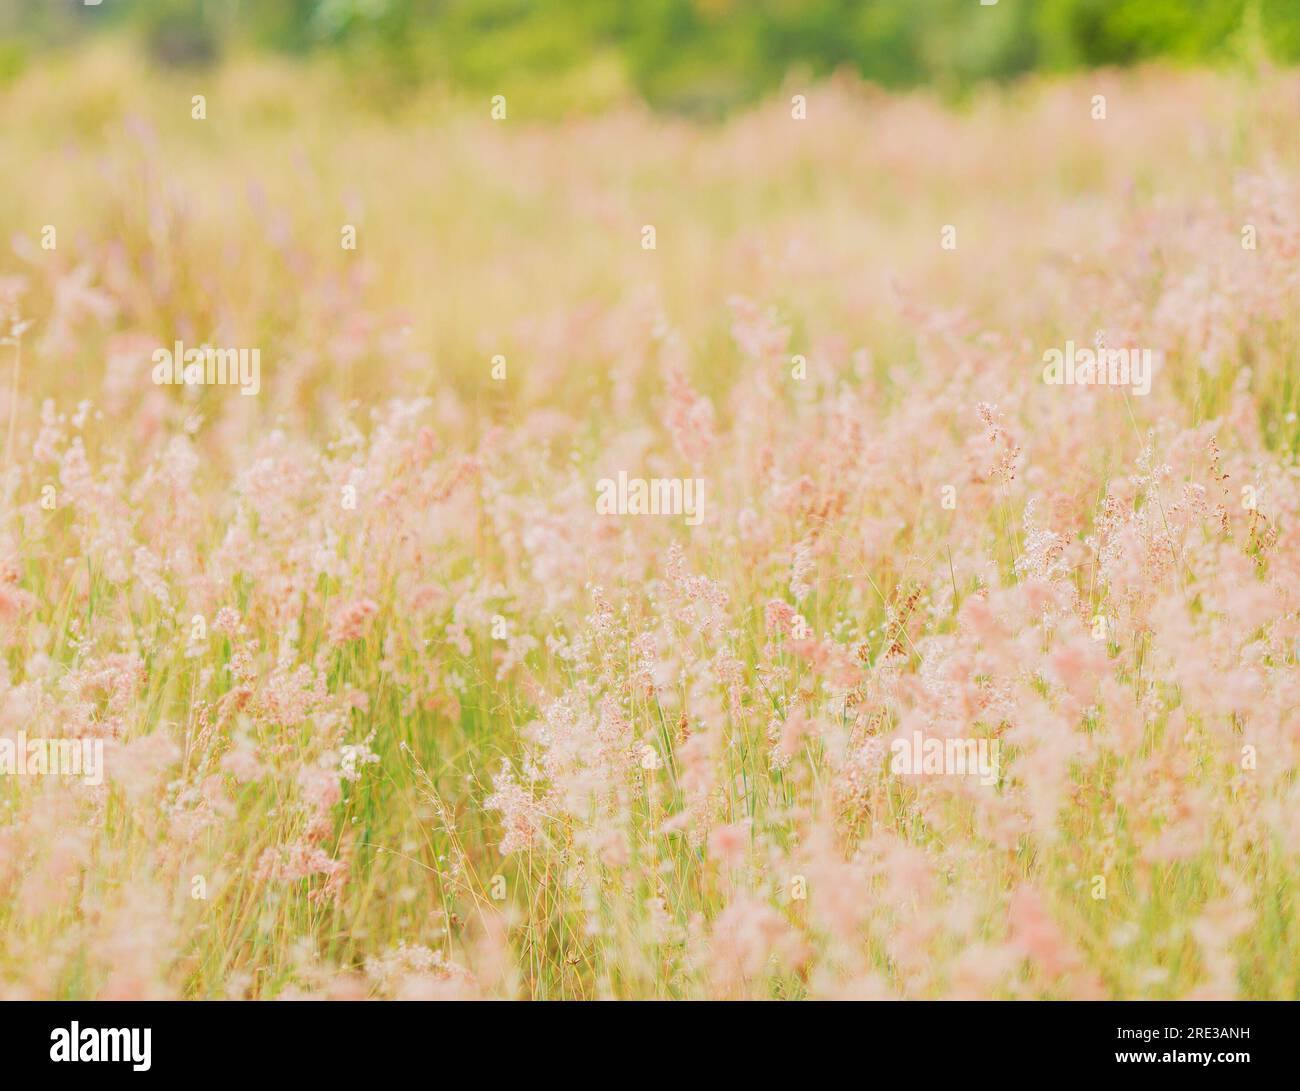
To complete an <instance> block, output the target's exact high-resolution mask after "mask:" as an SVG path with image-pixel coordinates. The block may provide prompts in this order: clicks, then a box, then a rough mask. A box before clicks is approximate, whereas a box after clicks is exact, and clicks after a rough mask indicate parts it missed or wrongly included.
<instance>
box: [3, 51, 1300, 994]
mask: <svg viewBox="0 0 1300 1091" xmlns="http://www.w3.org/2000/svg"><path fill="white" fill-rule="evenodd" d="M796 95H802V96H805V98H804V101H803V106H802V109H801V107H800V105H799V104H797V103H794V104H792V99H793V97H794V96H796ZM195 96H203V98H202V100H201V101H196V99H195ZM1095 96H1103V98H1104V102H1101V103H1099V101H1098V99H1097V98H1096V97H1095ZM361 103H362V98H361V97H360V96H359V95H358V93H357V89H356V88H355V87H351V86H349V85H347V84H345V83H343V82H341V81H340V80H339V79H337V78H336V77H335V76H334V75H333V74H332V73H331V72H330V71H329V70H327V69H325V68H318V67H314V66H306V65H295V64H290V63H287V62H285V63H274V62H270V61H265V60H263V61H257V62H246V61H240V60H235V61H234V62H232V63H230V64H229V65H227V66H225V67H223V68H221V69H219V70H217V71H215V72H212V73H210V74H207V75H202V76H198V75H182V76H177V75H172V76H166V77H164V76H160V75H157V74H153V73H151V72H150V71H149V70H147V69H146V68H144V67H142V66H141V65H139V64H137V63H135V62H134V60H133V59H132V58H131V56H130V55H129V54H125V53H122V52H119V51H117V50H115V49H113V48H96V49H89V50H86V51H83V52H81V53H78V54H76V55H74V56H72V57H71V58H65V59H63V60H58V61H51V62H50V64H48V65H45V66H34V67H32V68H31V69H29V71H28V72H27V73H26V74H24V75H23V76H21V77H20V78H19V79H18V80H17V81H16V82H14V83H12V84H10V85H8V86H6V87H5V88H3V89H2V90H0V113H2V114H3V116H4V117H5V118H6V126H5V132H4V137H3V140H2V141H0V171H2V172H3V176H4V178H5V200H4V202H3V205H2V206H0V239H3V243H4V257H3V259H2V260H0V311H2V312H3V314H0V320H2V321H3V324H4V325H3V330H0V332H4V333H6V334H7V335H8V336H7V337H6V338H5V339H4V343H3V345H0V427H4V428H5V455H4V463H3V465H4V470H3V478H2V479H0V480H2V488H3V493H2V504H0V642H2V644H3V655H2V656H0V734H2V735H3V736H6V737H9V738H17V736H18V733H19V732H22V733H23V734H24V735H25V736H26V737H29V738H35V737H47V738H58V739H91V740H102V741H103V744H104V748H103V753H104V762H105V776H104V778H103V783H102V784H98V785H96V784H91V783H89V782H88V778H85V777H80V778H79V777H74V776H49V775H47V776H19V775H14V776H4V777H0V995H2V996H5V997H35V998H80V997H97V998H110V997H126V998H133V997H157V998H221V997H232V998H242V997H249V998H275V997H294V996H327V997H357V996H369V997H385V998H388V997H425V996H434V997H443V996H447V997H453V996H454V997H480V996H482V997H519V998H538V999H556V998H630V997H637V998H682V997H713V998H720V997H754V998H802V997H849V996H854V997H881V998H888V997H930V998H934V997H979V998H985V997H998V998H1042V997H1073V998H1165V997H1178V998H1185V997H1242V998H1271V999H1298V998H1300V924H1298V922H1297V918H1296V902H1295V897H1296V885H1297V881H1298V880H1300V782H1298V781H1297V768H1298V766H1300V713H1297V709H1298V708H1300V671H1297V646H1298V644H1300V523H1298V522H1297V520H1298V518H1300V480H1298V479H1297V467H1296V460H1295V453H1296V448H1297V444H1298V442H1300V424H1298V423H1297V410H1298V409H1300V391H1298V383H1300V368H1298V366H1297V347H1298V344H1300V340H1298V335H1300V306H1298V305H1300V144H1298V143H1297V142H1296V139H1295V134H1296V131H1297V128H1300V77H1298V76H1297V75H1296V74H1295V73H1294V72H1264V73H1262V74H1260V75H1258V76H1256V77H1253V78H1246V77H1244V76H1231V75H1223V74H1220V75H1211V74H1198V73H1196V72H1182V73H1174V72H1172V71H1166V70H1162V69H1158V68H1157V69H1144V70H1140V71H1137V72H1135V73H1130V74H1117V73H1094V74H1091V75H1085V76H1079V77H1070V78H1068V79H1065V80H1054V81H1044V82H1038V81H1029V82H1025V83H1021V84H1017V85H1015V86H1013V87H1011V88H1009V89H1006V90H1001V91H986V92H979V93H977V94H975V95H974V96H973V97H972V98H971V99H970V100H969V101H967V102H965V103H964V104H962V105H961V106H945V105H941V104H939V103H938V102H937V101H936V100H933V99H931V98H929V97H927V96H926V95H924V94H915V95H908V96H898V97H890V96H886V95H884V94H882V93H880V92H878V91H873V90H870V89H868V88H864V87H860V86H858V85H856V84H853V83H850V82H839V81H833V82H831V83H824V84H819V85H815V86H808V87H799V86H790V87H788V88H787V90H786V91H785V92H784V93H783V94H781V95H780V96H778V97H776V98H774V99H772V100H770V101H768V102H767V103H766V104H765V105H763V106H761V107H759V108H756V109H753V110H751V111H748V112H745V113H742V114H739V115H737V116H735V117H733V118H732V119H730V120H728V121H726V122H723V123H718V124H705V123H701V122H688V121H684V120H673V119H670V118H665V117H661V116H657V115H654V114H651V113H650V112H648V111H645V110H640V109H634V108H619V109H617V110H614V111H612V112H606V113H603V114H600V115H598V116H594V117H586V118H578V117H575V118H573V119H571V120H567V121H549V122H538V121H531V120H529V111H528V107H527V102H526V101H518V96H517V95H516V96H514V97H512V98H511V99H510V101H509V102H507V103H506V104H505V117H504V118H503V119H494V117H493V116H492V111H493V106H492V103H491V102H490V101H488V100H487V99H484V100H482V101H480V100H477V99H469V98H460V99H449V98H444V97H439V96H435V95H433V94H431V93H430V94H428V95H419V96H416V97H413V98H411V99H410V100H406V101H396V100H394V101H390V102H388V103H386V104H385V109H384V110H382V111H380V110H376V109H374V108H372V107H370V106H364V105H362V104H361ZM1103 110H1104V115H1105V116H1104V117H1101V116H1099V115H1100V113H1101V112H1102V111H1103ZM805 111H806V117H796V116H794V115H796V114H799V113H801V112H805ZM498 112H499V111H498ZM198 113H201V114H202V115H203V116H202V117H201V118H200V117H196V116H195V115H196V114H198ZM349 228H351V229H352V233H351V234H349V230H348V229H349ZM647 228H651V229H652V231H651V232H647V230H646V229H647ZM51 229H52V231H51ZM353 241H354V242H355V246H354V248H353V247H352V246H350V245H349V243H351V242H353ZM651 241H653V248H649V244H650V242H651ZM178 341H179V342H182V344H183V345H184V346H186V347H190V346H199V345H202V344H205V343H206V344H210V345H213V346H222V347H229V348H246V349H250V350H251V349H254V348H256V349H257V350H258V352H259V359H260V377H259V384H258V387H259V388H258V391H257V393H256V395H255V396H244V395H243V394H241V391H240V388H239V387H238V386H236V385H230V384H227V385H224V386H223V385H167V384H162V385H160V384H157V383H155V382H154V381H153V377H152V371H153V368H154V362H153V361H154V353H155V352H156V351H157V350H159V349H160V348H163V349H171V348H172V347H173V346H174V344H175V343H176V342H178ZM1067 342H1073V344H1074V345H1075V346H1079V347H1092V346H1095V345H1097V344H1098V343H1102V344H1104V345H1105V346H1106V347H1108V348H1112V349H1117V348H1134V349H1143V348H1144V349H1149V350H1151V351H1152V352H1153V353H1155V354H1156V360H1157V365H1156V367H1155V370H1154V373H1153V375H1152V376H1151V386H1150V392H1149V393H1148V394H1145V395H1143V394H1138V393H1136V392H1135V391H1134V390H1133V389H1132V388H1131V387H1125V386H1120V385H1106V386H1103V385H1096V386H1079V385H1073V386H1072V385H1049V384H1047V383H1045V382H1044V378H1043V371H1044V355H1045V354H1046V353H1049V352H1050V351H1051V350H1053V349H1057V350H1061V351H1064V350H1065V348H1066V344H1067ZM620 472H623V473H625V474H626V475H628V477H629V478H632V479H646V480H649V479H658V480H662V481H668V480H674V481H677V482H678V483H682V482H692V483H693V482H695V481H698V482H700V483H701V484H700V486H699V489H700V491H699V492H698V493H697V494H696V495H697V499H700V501H701V503H700V505H699V509H698V514H699V516H700V518H699V519H698V520H691V519H690V518H689V517H688V516H687V515H685V514H677V515H659V516H643V515H635V514H626V515H617V514H615V515H606V514H600V513H599V512H598V509H597V500H598V495H599V491H598V490H599V482H601V481H602V480H605V479H617V478H618V476H619V474H620ZM693 524H698V525H693ZM916 732H922V733H924V735H925V736H926V737H929V738H938V739H941V740H942V739H952V740H967V741H969V742H970V743H972V744H977V743H980V742H983V743H985V744H996V745H995V746H993V747H992V748H991V751H992V752H993V753H995V754H997V755H998V756H999V757H998V766H997V769H996V774H995V776H994V777H992V778H985V779H992V780H993V783H989V784H985V783H981V778H978V777H973V776H970V775H962V774H961V773H953V772H952V770H947V771H943V772H932V773H930V774H928V775H914V774H907V773H900V772H898V771H897V769H896V767H894V766H893V765H892V757H893V754H894V752H895V751H894V743H895V742H896V741H900V740H901V741H906V740H909V739H912V738H913V737H914V733H916ZM963 745H964V744H963Z"/></svg>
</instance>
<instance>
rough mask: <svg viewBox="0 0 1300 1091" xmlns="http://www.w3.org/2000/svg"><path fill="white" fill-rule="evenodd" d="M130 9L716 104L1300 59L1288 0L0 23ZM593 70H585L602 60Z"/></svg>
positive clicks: (303, 6) (686, 3)
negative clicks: (792, 94)
mask: <svg viewBox="0 0 1300 1091" xmlns="http://www.w3.org/2000/svg"><path fill="white" fill-rule="evenodd" d="M114 25H124V26H127V27H129V28H130V29H132V30H133V31H136V32H138V33H140V34H142V35H143V36H144V38H145V40H146V42H147V43H148V44H149V46H150V52H151V54H152V55H153V56H154V57H155V58H156V59H157V60H159V61H160V62H162V63H165V64H173V65H175V64H190V63H195V62H203V61H208V60H211V59H213V58H215V57H216V56H217V55H218V53H219V51H220V47H221V46H222V44H223V43H227V42H228V41H229V40H231V39H237V40H238V41H239V43H240V44H241V45H245V46H252V47H255V48H264V49H272V50H277V51H287V52H295V53H303V52H307V51H311V50H320V49H331V50H336V51H338V52H339V53H340V54H341V55H342V56H343V58H344V59H345V61H347V62H348V63H349V64H353V65H357V66H360V67H362V68H366V69H378V70H380V71H382V73H383V75H384V76H385V78H388V79H392V80H397V81H401V82H422V81H425V80H436V81H441V82H445V83H448V84H452V85H456V86H461V87H464V88H466V89H469V90H473V91H475V92H481V91H484V90H493V91H497V90H508V89H510V88H511V87H518V86H520V85H521V84H523V83H525V82H527V83H529V84H530V85H532V86H536V85H538V84H540V83H545V84H547V85H548V88H549V89H550V90H554V89H555V88H556V87H557V86H559V85H562V84H564V83H565V82H566V81H567V82H569V83H571V84H573V85H574V86H577V87H578V88H582V87H583V85H584V83H590V82H592V81H593V79H595V82H601V81H602V80H603V81H604V82H608V80H607V78H606V77H607V74H608V71H609V70H610V68H611V64H612V65H613V67H616V68H617V70H618V72H619V73H620V74H621V80H622V82H623V83H624V84H625V85H626V86H627V87H629V88H631V89H634V90H635V91H636V92H638V93H639V94H641V95H642V96H644V97H645V98H646V99H647V100H648V101H650V102H651V103H653V104H656V105H659V106H666V107H670V108H675V109H684V110H704V111H710V112H712V111H717V110H720V109H725V108H726V107H728V106H731V105H733V104H736V103H740V102H744V101H750V100H752V99H754V98H756V97H758V96H760V95H762V94H764V93H767V92H770V91H772V90H773V89H774V88H775V87H777V86H778V85H780V83H781V81H782V80H783V79H784V78H785V76H786V74H787V73H788V72H791V71H796V72H799V73H802V74H807V75H810V76H813V77H818V76H825V75H827V74H829V73H831V72H833V71H835V70H838V69H841V68H844V69H849V70H853V71H856V72H858V73H859V74H861V75H862V76H864V77H866V78H867V79H870V80H874V81H876V82H878V83H881V84H883V85H885V86H887V87H908V86H915V85H918V84H933V85H937V86H939V87H940V88H944V89H955V88H961V87H964V86H968V85H970V84H971V83H973V82H975V81H978V80H984V79H1005V78H1009V77H1012V76H1015V75H1018V74H1020V73H1024V72H1028V71H1034V70H1040V69H1043V70H1052V71H1061V70H1068V69H1072V68H1077V67H1081V66H1095V65H1124V64H1132V63H1136V62H1139V61H1143V60H1147V59H1150V58H1155V57H1168V58H1171V59H1174V60H1176V61H1179V62H1193V61H1195V62H1201V61H1209V62H1218V61H1222V60H1226V59H1230V58H1237V59H1242V58H1246V59H1250V60H1258V59H1260V58H1262V57H1265V56H1271V57H1272V59H1274V60H1275V61H1278V62H1283V63H1285V62H1291V61H1295V60H1297V59H1300V4H1297V3H1296V2H1295V0H1196V2H1195V3H1188V2H1187V0H1032V2H1031V0H1000V2H998V3H996V4H993V5H989V6H984V5H982V4H980V3H979V0H637V2H636V3H627V2H626V0H546V2H541V0H256V2H254V0H115V2H114V3H112V4H103V5H100V6H98V7H91V8H86V7H84V5H75V4H71V3H69V4H67V5H60V4H54V3H51V4H49V5H44V4H42V5H35V6H33V5H30V4H25V3H23V2H22V0H0V33H5V34H8V35H11V36H12V35H18V36H22V35H36V36H38V37H41V38H43V39H46V40H65V39H67V38H69V37H75V36H77V35H78V34H81V33H85V32H90V31H92V30H94V29H96V28H100V27H111V26H114ZM593 70H594V71H597V72H599V73H600V76H599V77H593V76H592V72H593Z"/></svg>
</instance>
